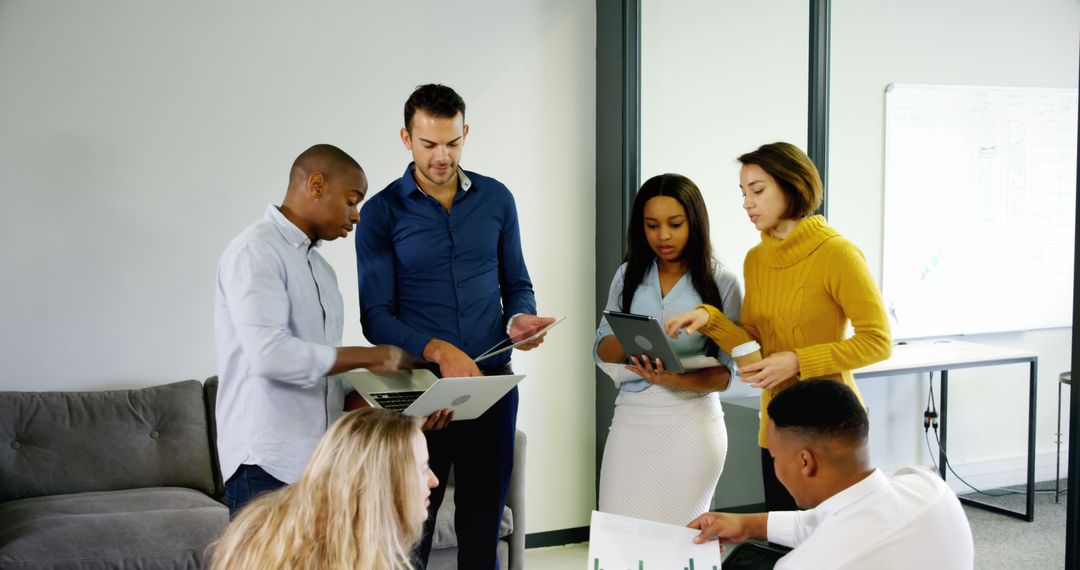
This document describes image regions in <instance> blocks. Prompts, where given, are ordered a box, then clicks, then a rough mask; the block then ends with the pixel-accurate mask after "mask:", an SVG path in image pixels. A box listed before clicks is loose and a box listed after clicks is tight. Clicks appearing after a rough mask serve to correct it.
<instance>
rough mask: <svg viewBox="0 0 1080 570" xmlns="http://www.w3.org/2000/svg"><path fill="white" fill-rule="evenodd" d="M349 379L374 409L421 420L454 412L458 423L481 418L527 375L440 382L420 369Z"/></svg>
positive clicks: (354, 373) (357, 374)
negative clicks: (384, 409) (444, 410)
mask: <svg viewBox="0 0 1080 570" xmlns="http://www.w3.org/2000/svg"><path fill="white" fill-rule="evenodd" d="M345 378H346V380H348V381H349V384H352V387H353V388H355V389H356V391H357V392H358V393H359V394H360V396H361V397H363V398H364V400H366V401H367V402H368V403H369V404H371V405H372V406H374V407H378V408H386V409H388V410H393V411H395V412H401V413H403V414H406V415H409V416H420V417H427V416H430V415H431V414H433V413H435V412H436V411H438V410H442V409H448V410H453V411H454V421H457V420H472V419H476V418H477V417H479V416H480V415H481V414H483V413H484V412H486V411H487V410H488V408H490V407H491V406H492V405H494V404H495V402H498V401H499V398H502V397H503V396H504V395H506V393H507V392H509V391H510V390H511V389H512V388H513V387H514V386H517V384H518V382H521V380H522V379H523V378H525V375H524V374H514V375H509V374H508V375H504V376H475V377H470V378H441V379H440V378H437V377H436V376H435V374H434V373H432V372H431V371H430V370H425V369H422V368H418V369H416V370H406V371H402V372H393V373H387V374H375V373H374V372H368V371H367V370H353V371H352V372H346V373H345Z"/></svg>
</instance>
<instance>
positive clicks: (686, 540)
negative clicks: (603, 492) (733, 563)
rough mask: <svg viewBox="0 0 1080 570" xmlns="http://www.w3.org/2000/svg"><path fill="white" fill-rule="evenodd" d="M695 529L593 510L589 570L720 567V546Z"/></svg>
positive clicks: (710, 569) (702, 569)
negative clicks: (699, 539) (702, 537)
mask: <svg viewBox="0 0 1080 570" xmlns="http://www.w3.org/2000/svg"><path fill="white" fill-rule="evenodd" d="M697 534H698V531H696V530H694V529H691V528H686V527H681V526H675V525H669V524H663V523H658V522H653V521H648V520H643V519H636V518H632V517H624V516H620V515H612V514H609V513H601V512H599V511H593V513H592V521H591V524H590V526H589V558H588V567H587V568H588V570H679V569H680V568H681V569H683V570H720V547H719V545H718V544H717V543H716V542H715V541H714V542H707V543H705V544H694V542H693V539H694V537H695V536H697Z"/></svg>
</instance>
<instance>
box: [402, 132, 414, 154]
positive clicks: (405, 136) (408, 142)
mask: <svg viewBox="0 0 1080 570" xmlns="http://www.w3.org/2000/svg"><path fill="white" fill-rule="evenodd" d="M401 143H402V144H404V145H405V148H406V149H407V150H412V136H410V135H409V129H406V128H405V127H401Z"/></svg>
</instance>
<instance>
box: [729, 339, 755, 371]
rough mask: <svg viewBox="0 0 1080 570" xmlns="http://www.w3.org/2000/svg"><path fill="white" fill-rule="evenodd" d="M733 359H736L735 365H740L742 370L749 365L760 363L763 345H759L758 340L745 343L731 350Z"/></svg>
mask: <svg viewBox="0 0 1080 570" xmlns="http://www.w3.org/2000/svg"><path fill="white" fill-rule="evenodd" d="M731 357H732V358H734V359H735V364H738V365H739V368H742V367H743V366H746V365H747V364H753V363H755V362H760V361H761V345H760V344H758V343H757V341H756V340H752V341H750V342H744V343H742V344H740V345H739V346H736V347H735V348H733V349H731Z"/></svg>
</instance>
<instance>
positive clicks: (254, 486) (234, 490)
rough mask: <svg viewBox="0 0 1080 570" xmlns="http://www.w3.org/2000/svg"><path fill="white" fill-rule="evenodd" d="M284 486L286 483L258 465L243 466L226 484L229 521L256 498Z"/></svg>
mask: <svg viewBox="0 0 1080 570" xmlns="http://www.w3.org/2000/svg"><path fill="white" fill-rule="evenodd" d="M284 486H285V483H283V482H281V481H278V480H277V479H275V478H274V476H273V475H271V474H269V473H267V472H266V471H265V470H264V469H263V468H262V467H259V466H258V465H241V466H240V468H239V469H237V470H236V473H233V475H232V477H229V480H228V481H226V482H225V505H226V506H227V507H229V520H232V519H233V518H234V517H236V513H238V512H240V509H241V508H243V506H244V505H246V504H248V503H250V502H251V501H252V500H253V499H255V497H258V496H259V495H261V494H263V493H268V492H270V491H275V490H277V489H280V488H282V487H284Z"/></svg>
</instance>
